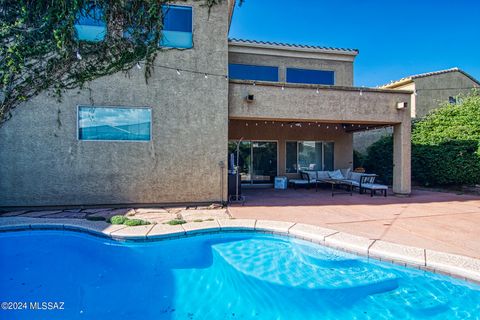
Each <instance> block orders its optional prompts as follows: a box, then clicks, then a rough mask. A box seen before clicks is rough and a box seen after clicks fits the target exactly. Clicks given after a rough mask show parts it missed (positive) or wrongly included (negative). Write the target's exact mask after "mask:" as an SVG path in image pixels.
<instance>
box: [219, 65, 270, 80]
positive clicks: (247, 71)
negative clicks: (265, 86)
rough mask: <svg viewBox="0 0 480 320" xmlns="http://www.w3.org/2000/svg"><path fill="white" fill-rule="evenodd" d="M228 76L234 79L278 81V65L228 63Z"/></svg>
mask: <svg viewBox="0 0 480 320" xmlns="http://www.w3.org/2000/svg"><path fill="white" fill-rule="evenodd" d="M228 77H229V78H230V79H236V80H257V81H275V82H276V81H278V67H270V66H254V65H248V64H236V63H230V64H229V65H228Z"/></svg>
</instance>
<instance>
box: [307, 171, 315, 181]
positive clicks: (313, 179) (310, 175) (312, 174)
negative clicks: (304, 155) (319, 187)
mask: <svg viewBox="0 0 480 320" xmlns="http://www.w3.org/2000/svg"><path fill="white" fill-rule="evenodd" d="M305 172H306V173H307V174H308V177H309V178H310V181H315V180H317V172H316V171H305Z"/></svg>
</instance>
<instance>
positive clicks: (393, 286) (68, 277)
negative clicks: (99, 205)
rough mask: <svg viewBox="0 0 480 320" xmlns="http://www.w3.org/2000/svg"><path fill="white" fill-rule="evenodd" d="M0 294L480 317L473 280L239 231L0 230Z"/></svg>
mask: <svg viewBox="0 0 480 320" xmlns="http://www.w3.org/2000/svg"><path fill="white" fill-rule="evenodd" d="M0 301H1V302H26V303H28V304H29V305H27V310H0V319H53V318H55V319H57V318H61V319H252V318H256V319H288V320H293V319H302V320H303V319H353V318H355V317H356V318H357V319H398V318H402V319H423V318H425V319H467V318H472V319H478V318H479V317H480V286H478V285H475V284H471V283H467V282H464V281H460V280H457V279H453V278H449V277H445V276H442V275H437V274H433V273H429V272H425V271H421V270H416V269H409V268H403V267H400V266H396V265H393V264H388V263H383V262H378V261H375V260H367V259H365V258H362V257H358V256H355V255H351V254H348V253H344V252H341V251H336V250H333V249H330V248H326V247H323V246H320V245H316V244H313V243H310V242H306V241H302V240H298V239H293V238H288V237H283V236H276V235H267V234H262V233H245V232H238V233H236V232H228V233H215V234H205V235H201V236H195V237H187V238H180V239H174V240H165V241H159V242H118V241H114V240H111V239H105V238H99V237H94V236H91V235H88V234H83V233H76V232H70V231H45V230H43V231H20V232H10V233H3V234H0ZM31 302H34V303H35V302H38V306H40V307H41V306H42V304H41V303H42V302H57V303H63V309H60V308H57V309H52V310H48V308H47V310H32V308H30V303H31ZM3 306H4V305H3V304H2V309H3ZM33 306H35V304H33ZM45 306H48V305H45ZM58 306H59V305H58V304H57V307H58Z"/></svg>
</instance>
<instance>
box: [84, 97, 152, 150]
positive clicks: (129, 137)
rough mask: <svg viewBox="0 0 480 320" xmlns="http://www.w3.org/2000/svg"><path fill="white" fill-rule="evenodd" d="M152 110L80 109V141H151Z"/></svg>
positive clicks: (90, 107) (85, 107)
mask: <svg viewBox="0 0 480 320" xmlns="http://www.w3.org/2000/svg"><path fill="white" fill-rule="evenodd" d="M151 127H152V109H150V108H127V107H92V106H79V107H78V138H79V139H80V140H107V141H116V140H118V141H150V140H151Z"/></svg>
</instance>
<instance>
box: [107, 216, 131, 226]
mask: <svg viewBox="0 0 480 320" xmlns="http://www.w3.org/2000/svg"><path fill="white" fill-rule="evenodd" d="M127 220H128V218H126V217H124V216H121V215H117V216H113V217H111V218H110V223H111V224H124V223H125V221H127Z"/></svg>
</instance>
